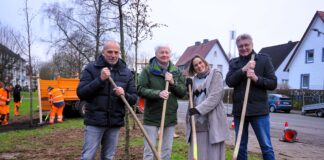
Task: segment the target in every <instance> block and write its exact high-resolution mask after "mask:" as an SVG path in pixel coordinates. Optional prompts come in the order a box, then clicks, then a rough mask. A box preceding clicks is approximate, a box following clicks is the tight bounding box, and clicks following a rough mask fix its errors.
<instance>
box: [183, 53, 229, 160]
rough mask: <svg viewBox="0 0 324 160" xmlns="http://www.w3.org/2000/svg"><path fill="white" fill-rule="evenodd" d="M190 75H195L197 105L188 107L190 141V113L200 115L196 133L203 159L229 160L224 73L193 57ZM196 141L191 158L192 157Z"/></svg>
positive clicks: (200, 155)
mask: <svg viewBox="0 0 324 160" xmlns="http://www.w3.org/2000/svg"><path fill="white" fill-rule="evenodd" d="M189 75H190V76H193V86H192V91H193V105H194V108H192V109H189V110H188V114H187V118H186V123H187V128H186V140H187V142H189V143H190V136H191V123H190V122H191V121H190V116H191V115H194V116H195V118H196V133H197V144H198V159H199V160H225V140H226V139H228V137H229V129H228V124H227V119H226V114H225V109H224V106H223V96H224V90H223V78H222V74H221V72H219V71H217V70H215V69H213V70H211V69H210V67H209V66H208V63H207V62H206V61H205V60H204V59H203V58H202V57H200V56H198V55H197V56H195V57H194V58H192V60H191V63H190V67H189ZM192 153H193V152H192V143H190V147H189V155H188V159H189V160H192V159H193V158H192V156H193V155H192Z"/></svg>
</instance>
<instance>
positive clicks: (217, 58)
mask: <svg viewBox="0 0 324 160" xmlns="http://www.w3.org/2000/svg"><path fill="white" fill-rule="evenodd" d="M215 51H216V53H217V54H215ZM206 61H207V62H208V63H209V64H212V68H213V69H217V65H222V71H221V72H222V74H223V79H225V76H226V74H227V72H228V62H227V60H226V58H225V57H224V54H223V52H222V50H221V49H220V47H219V46H218V45H214V46H213V48H212V49H211V50H210V51H209V53H208V54H207V56H206Z"/></svg>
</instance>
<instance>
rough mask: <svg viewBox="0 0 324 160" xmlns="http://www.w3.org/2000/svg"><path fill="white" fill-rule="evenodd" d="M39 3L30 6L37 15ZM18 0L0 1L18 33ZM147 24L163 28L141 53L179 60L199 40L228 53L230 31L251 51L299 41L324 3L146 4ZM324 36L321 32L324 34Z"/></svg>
mask: <svg viewBox="0 0 324 160" xmlns="http://www.w3.org/2000/svg"><path fill="white" fill-rule="evenodd" d="M43 2H48V0H30V4H31V8H32V9H33V11H34V12H37V11H38V10H39V8H40V6H41V4H42V3H43ZM23 4H24V1H23V0H0V21H1V22H2V24H5V25H9V26H11V27H13V28H15V29H17V30H19V31H23V25H24V22H23V15H22V8H23ZM150 7H151V8H152V13H151V17H150V18H151V20H153V21H154V22H158V23H163V24H166V25H168V27H165V28H160V29H155V30H154V37H153V39H152V40H148V41H146V42H144V43H143V44H142V45H141V46H140V47H141V48H140V50H141V53H140V54H146V55H147V56H153V53H154V47H155V46H156V45H158V44H169V45H170V46H171V47H172V49H173V53H175V54H176V56H177V57H178V56H180V55H181V54H182V53H183V52H184V51H185V49H186V48H187V47H188V46H191V45H193V44H194V42H195V41H202V40H203V39H209V40H212V39H216V38H217V39H218V40H219V41H220V43H221V45H222V47H223V49H224V50H225V52H229V43H230V30H235V31H236V34H237V35H239V34H242V33H249V34H250V35H251V36H252V38H253V40H254V48H255V50H256V51H257V52H258V51H259V50H260V49H261V48H263V47H267V46H272V45H278V44H283V43H287V42H288V41H290V40H291V41H299V40H300V39H301V37H302V35H303V34H304V32H305V31H306V28H307V26H308V25H309V23H310V21H311V20H312V18H313V16H314V14H315V12H316V11H324V0H199V1H198V0H151V1H150ZM41 18H42V17H41V16H40V15H39V14H38V16H36V17H35V22H34V24H33V26H34V27H35V29H34V35H36V38H35V43H34V44H35V45H34V47H35V48H34V51H37V52H38V53H37V54H38V55H40V57H42V59H44V57H45V56H43V55H42V56H41V54H45V53H44V52H45V51H46V49H45V48H46V46H44V45H41V44H40V43H39V38H42V37H41V35H44V33H46V32H48V31H49V30H48V28H47V27H46V24H44V22H42V20H41ZM323 30H324V29H323Z"/></svg>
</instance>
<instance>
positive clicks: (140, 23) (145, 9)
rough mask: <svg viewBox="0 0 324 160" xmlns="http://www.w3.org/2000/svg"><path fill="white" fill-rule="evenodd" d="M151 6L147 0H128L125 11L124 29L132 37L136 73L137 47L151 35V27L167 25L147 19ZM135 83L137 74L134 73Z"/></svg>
mask: <svg viewBox="0 0 324 160" xmlns="http://www.w3.org/2000/svg"><path fill="white" fill-rule="evenodd" d="M150 12H151V8H150V7H149V5H148V4H147V0H130V5H129V6H128V10H127V12H126V23H125V26H126V30H127V34H128V36H129V37H130V38H131V39H132V44H133V45H134V47H135V73H137V64H138V62H137V60H138V47H139V44H140V43H141V42H143V41H144V40H146V39H148V38H150V39H151V38H152V37H153V29H154V28H159V27H167V25H165V24H159V23H154V22H152V21H150V20H149V13H150ZM135 81H136V84H137V74H135Z"/></svg>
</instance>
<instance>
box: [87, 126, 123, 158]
mask: <svg viewBox="0 0 324 160" xmlns="http://www.w3.org/2000/svg"><path fill="white" fill-rule="evenodd" d="M119 129H120V128H119V127H117V128H108V127H97V126H90V125H86V126H85V129H84V144H83V148H82V155H81V160H93V159H95V156H96V151H97V149H98V147H99V144H101V156H100V157H101V159H102V160H112V159H113V158H114V155H115V149H116V145H117V143H118V136H119Z"/></svg>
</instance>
